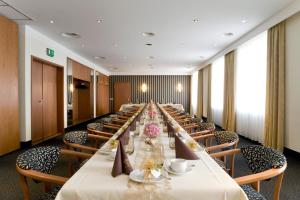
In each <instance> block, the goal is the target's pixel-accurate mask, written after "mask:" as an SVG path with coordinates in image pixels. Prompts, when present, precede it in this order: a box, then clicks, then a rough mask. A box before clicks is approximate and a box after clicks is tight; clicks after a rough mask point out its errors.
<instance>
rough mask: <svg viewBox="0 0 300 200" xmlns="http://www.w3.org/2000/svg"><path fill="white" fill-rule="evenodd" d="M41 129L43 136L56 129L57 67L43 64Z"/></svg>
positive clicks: (48, 135) (54, 133)
mask: <svg viewBox="0 0 300 200" xmlns="http://www.w3.org/2000/svg"><path fill="white" fill-rule="evenodd" d="M43 130H44V138H49V137H51V136H54V135H56V134H57V133H58V130H57V68H56V67H53V66H51V65H48V64H43Z"/></svg>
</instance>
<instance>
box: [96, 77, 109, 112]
mask: <svg viewBox="0 0 300 200" xmlns="http://www.w3.org/2000/svg"><path fill="white" fill-rule="evenodd" d="M96 84H97V87H96V115H97V116H100V115H104V114H107V113H109V78H108V76H105V75H104V74H101V73H99V72H97V82H96Z"/></svg>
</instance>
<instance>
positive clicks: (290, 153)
mask: <svg viewBox="0 0 300 200" xmlns="http://www.w3.org/2000/svg"><path fill="white" fill-rule="evenodd" d="M283 154H284V155H286V156H291V157H294V158H296V159H297V160H300V153H299V152H297V151H294V150H292V149H289V148H286V147H284V150H283Z"/></svg>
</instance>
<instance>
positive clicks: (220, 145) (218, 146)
mask: <svg viewBox="0 0 300 200" xmlns="http://www.w3.org/2000/svg"><path fill="white" fill-rule="evenodd" d="M234 144H236V142H231V143H224V144H219V145H215V146H210V147H207V148H206V151H208V152H211V151H216V150H219V149H223V148H226V147H231V146H233V145H234Z"/></svg>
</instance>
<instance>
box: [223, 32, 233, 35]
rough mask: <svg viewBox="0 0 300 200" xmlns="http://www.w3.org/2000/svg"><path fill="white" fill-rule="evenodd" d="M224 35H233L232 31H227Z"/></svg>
mask: <svg viewBox="0 0 300 200" xmlns="http://www.w3.org/2000/svg"><path fill="white" fill-rule="evenodd" d="M224 35H225V36H233V33H231V32H228V33H224Z"/></svg>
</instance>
